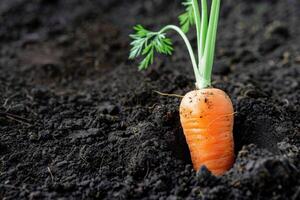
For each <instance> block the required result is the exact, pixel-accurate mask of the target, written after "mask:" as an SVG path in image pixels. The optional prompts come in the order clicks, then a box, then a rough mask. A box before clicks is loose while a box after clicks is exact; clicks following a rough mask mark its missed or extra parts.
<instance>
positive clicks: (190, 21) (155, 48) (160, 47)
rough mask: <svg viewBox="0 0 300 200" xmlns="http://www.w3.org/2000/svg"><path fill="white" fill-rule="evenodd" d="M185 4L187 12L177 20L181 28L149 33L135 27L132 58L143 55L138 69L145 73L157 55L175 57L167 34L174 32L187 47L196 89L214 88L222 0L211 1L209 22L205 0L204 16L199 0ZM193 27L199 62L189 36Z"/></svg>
mask: <svg viewBox="0 0 300 200" xmlns="http://www.w3.org/2000/svg"><path fill="white" fill-rule="evenodd" d="M182 4H183V5H184V6H185V7H186V10H185V12H184V13H183V14H181V15H180V16H179V17H178V18H179V22H180V25H181V27H178V26H175V25H167V26H165V27H163V28H162V29H161V30H159V31H157V32H154V31H150V30H147V29H145V28H144V27H143V26H142V25H137V26H135V27H134V30H135V33H134V34H132V35H130V37H131V38H132V40H133V41H132V42H131V43H130V44H131V46H132V48H131V51H130V55H129V58H130V59H134V58H136V57H139V56H143V57H144V58H143V60H142V61H141V62H140V65H139V69H140V70H144V69H147V68H148V67H149V65H151V64H152V63H153V61H154V55H155V53H160V54H165V55H172V53H173V50H174V49H173V44H172V40H171V39H170V38H168V37H167V35H166V34H167V32H168V31H169V30H173V31H175V32H177V33H178V34H179V35H180V36H181V37H182V39H183V41H184V43H185V44H186V46H187V49H188V52H189V55H190V58H191V61H192V65H193V69H194V74H195V78H196V87H197V88H198V89H202V88H207V87H210V86H211V73H212V66H213V62H214V54H215V44H216V36H217V27H218V20H219V12H220V4H221V0H212V5H211V11H210V16H209V19H208V12H207V1H206V0H201V8H202V9H201V11H202V12H201V15H200V10H199V4H198V0H185V1H184V2H183V3H182ZM191 26H195V27H196V33H197V52H198V54H197V59H196V56H195V54H194V50H193V48H192V46H191V44H190V42H189V40H188V38H187V36H186V33H187V32H188V31H189V30H190V27H191Z"/></svg>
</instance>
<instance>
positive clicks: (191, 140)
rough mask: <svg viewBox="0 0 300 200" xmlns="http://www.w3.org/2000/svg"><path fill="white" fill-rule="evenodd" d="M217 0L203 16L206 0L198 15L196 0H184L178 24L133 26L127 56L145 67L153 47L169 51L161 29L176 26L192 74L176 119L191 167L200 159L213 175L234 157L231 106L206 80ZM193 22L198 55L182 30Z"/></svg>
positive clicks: (168, 41) (211, 59)
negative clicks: (190, 88)
mask: <svg viewBox="0 0 300 200" xmlns="http://www.w3.org/2000/svg"><path fill="white" fill-rule="evenodd" d="M220 4H221V0H212V4H211V11H210V16H209V18H208V12H207V1H206V0H201V8H202V9H201V11H202V12H201V17H200V10H199V5H198V0H185V2H184V3H183V5H184V6H185V7H186V11H185V12H184V13H183V14H181V15H180V16H179V21H180V25H181V27H180V28H179V27H178V26H175V25H167V26H165V27H164V28H162V29H161V30H160V31H157V32H153V31H149V30H147V29H145V28H144V27H143V26H141V25H138V26H135V27H134V29H135V31H136V33H135V34H132V35H130V37H131V38H132V39H133V41H132V42H131V46H132V48H131V52H130V56H129V58H130V59H133V58H136V57H139V56H143V57H144V59H143V60H142V61H141V62H140V65H139V69H140V70H143V69H147V68H148V66H149V65H151V64H152V63H153V62H154V55H155V53H161V54H165V55H172V53H173V50H174V49H173V44H172V40H171V39H169V38H168V37H167V36H166V33H167V31H169V30H173V31H176V32H177V33H178V34H179V35H180V36H181V37H182V39H183V41H184V42H185V44H186V47H187V50H188V52H189V55H190V59H191V61H192V66H193V70H194V74H195V78H196V83H195V86H196V90H193V91H191V92H189V93H187V94H186V95H185V96H184V97H183V99H182V101H181V104H180V121H181V125H182V127H183V131H184V135H185V138H186V141H187V144H188V146H189V149H190V154H191V159H192V162H193V166H194V169H195V170H199V168H200V167H201V166H203V165H205V166H206V167H207V168H208V169H209V170H210V171H211V172H212V173H213V174H214V175H222V174H224V173H225V172H226V171H227V170H228V169H230V168H231V167H232V165H233V162H234V141H233V134H232V129H233V123H234V110H233V106H232V102H231V100H230V98H229V97H228V96H227V94H226V93H225V92H223V91H222V90H220V89H215V88H213V87H212V85H211V76H212V75H211V74H212V67H213V62H214V54H215V44H216V35H217V27H218V20H219V12H220ZM192 25H195V26H196V33H197V47H198V48H197V50H198V56H197V58H198V60H197V59H196V56H195V54H194V51H193V48H192V46H191V44H190V42H189V40H188V38H187V36H186V33H187V32H188V31H189V30H190V27H191V26H192Z"/></svg>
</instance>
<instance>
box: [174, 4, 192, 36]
mask: <svg viewBox="0 0 300 200" xmlns="http://www.w3.org/2000/svg"><path fill="white" fill-rule="evenodd" d="M182 4H183V5H184V6H185V7H186V9H185V12H184V13H182V14H181V15H180V16H179V17H178V19H179V23H180V26H181V30H182V31H183V32H184V33H187V32H189V30H190V27H191V26H192V25H194V24H195V15H194V8H193V0H186V1H185V2H183V3H182Z"/></svg>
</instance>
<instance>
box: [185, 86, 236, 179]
mask: <svg viewBox="0 0 300 200" xmlns="http://www.w3.org/2000/svg"><path fill="white" fill-rule="evenodd" d="M180 121H181V124H182V127H183V129H184V134H185V137H186V140H187V143H188V145H189V149H190V153H191V159H192V161H193V165H194V168H195V170H198V169H199V168H200V167H201V166H202V165H205V166H206V167H207V168H208V169H209V170H210V171H211V172H212V173H214V174H215V175H221V174H223V173H224V171H227V170H228V169H230V168H231V166H232V163H233V160H234V156H233V155H234V145H233V138H232V128H233V107H232V103H231V100H230V99H229V97H228V96H227V95H226V94H225V93H224V92H223V91H222V90H219V89H215V88H208V89H202V90H195V91H192V92H189V93H188V94H186V95H185V96H184V98H183V99H182V101H181V104H180Z"/></svg>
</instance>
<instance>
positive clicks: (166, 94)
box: [153, 90, 184, 98]
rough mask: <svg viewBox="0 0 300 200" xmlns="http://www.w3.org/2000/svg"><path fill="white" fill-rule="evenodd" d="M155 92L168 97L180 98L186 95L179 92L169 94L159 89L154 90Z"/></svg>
mask: <svg viewBox="0 0 300 200" xmlns="http://www.w3.org/2000/svg"><path fill="white" fill-rule="evenodd" d="M153 92H155V93H157V94H159V95H161V96H168V97H178V98H183V97H184V96H182V95H179V94H168V93H162V92H159V91H156V90H153Z"/></svg>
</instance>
